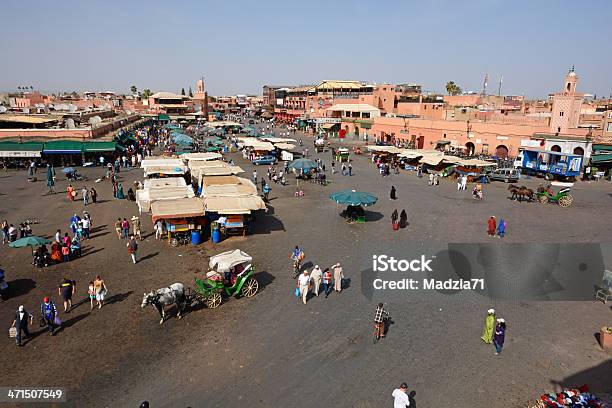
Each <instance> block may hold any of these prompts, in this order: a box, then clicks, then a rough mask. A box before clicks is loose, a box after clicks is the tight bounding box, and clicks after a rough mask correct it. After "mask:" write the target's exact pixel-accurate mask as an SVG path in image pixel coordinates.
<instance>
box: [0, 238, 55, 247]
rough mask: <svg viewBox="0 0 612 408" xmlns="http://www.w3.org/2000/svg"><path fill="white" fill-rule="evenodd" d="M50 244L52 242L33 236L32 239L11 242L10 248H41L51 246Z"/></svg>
mask: <svg viewBox="0 0 612 408" xmlns="http://www.w3.org/2000/svg"><path fill="white" fill-rule="evenodd" d="M50 243H51V241H49V240H48V239H46V238H41V237H36V236H32V237H25V238H21V239H18V240H17V241H15V242H11V243H10V244H9V246H10V247H11V248H23V247H27V246H39V245H45V244H50Z"/></svg>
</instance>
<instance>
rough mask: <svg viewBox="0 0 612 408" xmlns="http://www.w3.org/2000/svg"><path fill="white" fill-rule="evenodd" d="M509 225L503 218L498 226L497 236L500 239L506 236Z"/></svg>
mask: <svg viewBox="0 0 612 408" xmlns="http://www.w3.org/2000/svg"><path fill="white" fill-rule="evenodd" d="M507 225H508V224H507V223H506V220H504V219H503V218H502V219H500V220H499V224H498V225H497V236H498V237H499V238H503V237H504V235H506V226H507Z"/></svg>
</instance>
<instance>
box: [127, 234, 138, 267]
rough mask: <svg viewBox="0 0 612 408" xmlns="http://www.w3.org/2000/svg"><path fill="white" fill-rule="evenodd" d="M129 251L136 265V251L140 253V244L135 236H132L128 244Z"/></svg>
mask: <svg viewBox="0 0 612 408" xmlns="http://www.w3.org/2000/svg"><path fill="white" fill-rule="evenodd" d="M127 249H128V252H129V254H130V255H131V257H132V262H133V263H136V262H137V261H136V251H138V242H136V237H135V236H134V234H132V235H131V236H130V240H129V241H128V243H127Z"/></svg>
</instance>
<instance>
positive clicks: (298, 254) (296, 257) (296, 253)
mask: <svg viewBox="0 0 612 408" xmlns="http://www.w3.org/2000/svg"><path fill="white" fill-rule="evenodd" d="M291 259H292V260H293V269H294V272H296V271H299V270H300V264H301V262H302V260H303V259H304V252H303V251H302V250H301V249H300V247H299V246H298V245H296V246H295V248H294V249H293V252H292V253H291Z"/></svg>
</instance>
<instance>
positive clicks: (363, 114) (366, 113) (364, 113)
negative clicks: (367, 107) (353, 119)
mask: <svg viewBox="0 0 612 408" xmlns="http://www.w3.org/2000/svg"><path fill="white" fill-rule="evenodd" d="M361 117H362V118H364V119H370V112H363V113H362V114H361Z"/></svg>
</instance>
